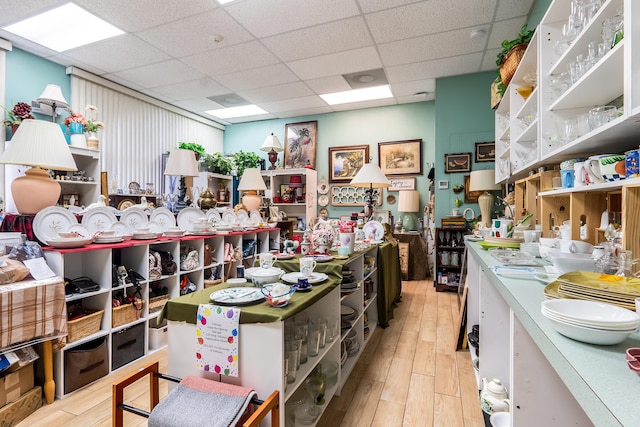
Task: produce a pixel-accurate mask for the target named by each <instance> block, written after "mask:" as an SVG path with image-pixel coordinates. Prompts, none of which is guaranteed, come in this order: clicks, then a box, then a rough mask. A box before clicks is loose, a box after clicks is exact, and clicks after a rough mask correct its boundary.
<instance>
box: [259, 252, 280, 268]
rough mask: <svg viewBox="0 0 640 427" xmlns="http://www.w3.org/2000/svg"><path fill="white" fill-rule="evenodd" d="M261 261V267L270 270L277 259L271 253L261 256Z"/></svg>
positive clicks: (264, 253)
mask: <svg viewBox="0 0 640 427" xmlns="http://www.w3.org/2000/svg"><path fill="white" fill-rule="evenodd" d="M259 259H260V267H262V268H270V267H273V264H274V263H275V262H276V257H275V256H274V255H273V254H272V253H270V252H263V253H261V254H260V256H259Z"/></svg>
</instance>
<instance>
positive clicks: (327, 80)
mask: <svg viewBox="0 0 640 427" xmlns="http://www.w3.org/2000/svg"><path fill="white" fill-rule="evenodd" d="M305 83H306V84H307V86H309V87H310V88H311V89H312V90H313V91H314V92H315V93H318V94H324V93H333V92H342V91H344V90H350V89H351V86H349V83H347V81H346V80H345V79H344V77H342V75H339V76H328V77H320V78H317V79H309V80H305Z"/></svg>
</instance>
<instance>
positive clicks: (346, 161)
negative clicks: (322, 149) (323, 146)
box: [329, 145, 369, 182]
mask: <svg viewBox="0 0 640 427" xmlns="http://www.w3.org/2000/svg"><path fill="white" fill-rule="evenodd" d="M368 162H369V146H368V145H350V146H345V147H329V181H330V182H350V181H351V179H352V178H353V177H354V176H356V173H358V171H359V170H360V168H361V167H362V166H363V165H364V164H365V163H368Z"/></svg>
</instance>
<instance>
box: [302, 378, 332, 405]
mask: <svg viewBox="0 0 640 427" xmlns="http://www.w3.org/2000/svg"><path fill="white" fill-rule="evenodd" d="M304 386H305V388H306V389H307V392H308V393H309V394H310V395H311V398H312V399H313V402H314V403H315V404H316V405H324V403H325V401H324V393H325V391H326V387H327V379H326V376H325V375H324V374H322V373H321V372H317V371H316V372H313V373H311V375H309V376H308V377H307V379H306V380H304Z"/></svg>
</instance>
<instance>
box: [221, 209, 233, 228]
mask: <svg viewBox="0 0 640 427" xmlns="http://www.w3.org/2000/svg"><path fill="white" fill-rule="evenodd" d="M222 222H224V223H225V224H226V225H227V226H229V227H231V226H232V225H234V224H235V223H236V214H235V213H234V212H233V211H232V210H231V209H226V210H225V211H224V212H223V213H222Z"/></svg>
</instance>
